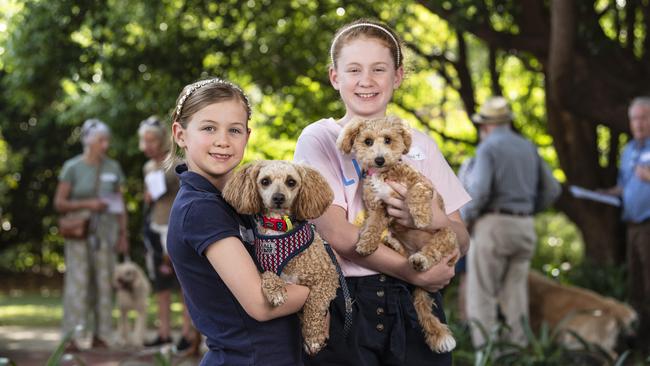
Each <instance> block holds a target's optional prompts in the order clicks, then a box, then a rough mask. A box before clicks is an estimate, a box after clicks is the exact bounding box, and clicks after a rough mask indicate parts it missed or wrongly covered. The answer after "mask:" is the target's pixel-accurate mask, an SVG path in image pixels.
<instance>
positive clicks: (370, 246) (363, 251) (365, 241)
mask: <svg viewBox="0 0 650 366" xmlns="http://www.w3.org/2000/svg"><path fill="white" fill-rule="evenodd" d="M377 239H379V238H377ZM378 247H379V241H378V240H375V238H373V235H370V234H368V232H367V231H365V232H362V233H361V235H360V236H359V241H358V242H357V244H356V246H355V248H354V250H356V252H357V253H359V255H362V256H364V257H365V256H368V255H370V254H372V253H374V252H375V250H377V248H378Z"/></svg>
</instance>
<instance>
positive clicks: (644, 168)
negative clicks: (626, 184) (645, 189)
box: [634, 165, 650, 182]
mask: <svg viewBox="0 0 650 366" xmlns="http://www.w3.org/2000/svg"><path fill="white" fill-rule="evenodd" d="M634 173H635V174H636V176H637V177H639V178H641V179H642V180H644V181H646V182H650V166H648V165H637V166H636V168H635V169H634Z"/></svg>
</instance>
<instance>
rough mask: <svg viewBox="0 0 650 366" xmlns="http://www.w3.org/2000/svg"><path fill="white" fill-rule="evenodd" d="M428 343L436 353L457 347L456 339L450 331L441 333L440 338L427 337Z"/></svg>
mask: <svg viewBox="0 0 650 366" xmlns="http://www.w3.org/2000/svg"><path fill="white" fill-rule="evenodd" d="M427 343H428V344H429V347H430V348H431V350H432V351H433V352H436V353H447V352H451V351H453V350H454V348H456V340H455V339H454V337H453V336H452V335H451V333H449V332H446V333H443V334H441V335H440V337H438V339H427Z"/></svg>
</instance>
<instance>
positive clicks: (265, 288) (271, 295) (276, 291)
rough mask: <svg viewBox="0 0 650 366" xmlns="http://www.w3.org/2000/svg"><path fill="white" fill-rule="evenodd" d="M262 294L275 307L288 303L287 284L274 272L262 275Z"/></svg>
mask: <svg viewBox="0 0 650 366" xmlns="http://www.w3.org/2000/svg"><path fill="white" fill-rule="evenodd" d="M262 293H263V294H264V296H265V297H266V299H267V300H268V302H269V303H270V304H271V305H273V306H280V305H282V304H284V303H285V302H286V301H287V289H286V287H285V282H284V281H283V280H282V279H281V278H280V277H278V275H276V274H275V273H273V272H269V271H266V272H264V273H262Z"/></svg>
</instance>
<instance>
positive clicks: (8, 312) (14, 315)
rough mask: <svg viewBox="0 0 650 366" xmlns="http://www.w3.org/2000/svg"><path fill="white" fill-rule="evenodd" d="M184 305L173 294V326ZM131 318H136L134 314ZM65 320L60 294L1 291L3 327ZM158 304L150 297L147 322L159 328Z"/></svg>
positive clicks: (57, 323) (55, 324)
mask: <svg viewBox="0 0 650 366" xmlns="http://www.w3.org/2000/svg"><path fill="white" fill-rule="evenodd" d="M182 308H183V306H182V304H181V302H180V296H179V295H178V294H173V295H172V305H171V310H172V326H173V327H180V326H181V324H182V312H181V310H182ZM118 316H119V310H118V309H117V308H114V309H113V318H114V319H116V320H117V317H118ZM130 316H131V317H134V316H135V315H134V314H133V312H132V313H131V314H130ZM62 317H63V305H62V299H61V293H60V291H41V292H38V291H33V292H24V291H16V290H13V291H11V292H9V293H6V292H0V326H33V327H48V326H53V327H58V326H60V325H61V319H62ZM156 319H157V305H156V299H155V297H154V296H152V297H150V298H149V308H148V313H147V323H148V326H149V327H155V326H156Z"/></svg>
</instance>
